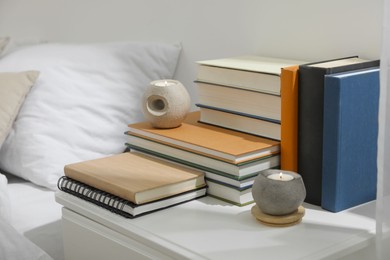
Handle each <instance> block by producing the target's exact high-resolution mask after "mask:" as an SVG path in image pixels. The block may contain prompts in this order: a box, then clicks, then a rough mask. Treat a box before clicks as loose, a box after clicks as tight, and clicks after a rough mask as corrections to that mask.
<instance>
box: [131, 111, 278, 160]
mask: <svg viewBox="0 0 390 260" xmlns="http://www.w3.org/2000/svg"><path fill="white" fill-rule="evenodd" d="M199 118H200V113H199V111H195V112H191V113H189V114H188V116H187V118H186V119H185V121H184V122H183V123H182V124H181V126H179V127H177V128H170V129H158V128H154V127H152V126H151V124H150V123H149V122H141V123H135V124H130V125H129V131H128V132H127V134H129V135H135V136H139V137H142V138H146V139H149V140H153V141H156V142H160V143H163V144H166V145H169V146H173V147H177V148H180V149H185V150H187V151H191V152H194V153H198V154H202V155H206V156H209V157H212V158H216V159H220V160H223V161H227V162H230V163H234V164H237V163H242V162H246V161H250V160H254V159H258V158H261V157H265V156H269V155H271V154H277V153H279V151H280V142H279V141H275V140H271V139H267V138H262V137H259V136H255V135H251V134H246V133H243V132H238V131H234V130H230V129H226V128H223V127H217V126H212V125H209V124H204V123H200V122H198V121H199Z"/></svg>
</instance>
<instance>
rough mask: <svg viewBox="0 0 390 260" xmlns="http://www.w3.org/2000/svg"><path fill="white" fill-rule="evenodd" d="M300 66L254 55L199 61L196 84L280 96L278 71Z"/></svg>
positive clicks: (291, 62) (287, 61) (290, 61)
mask: <svg viewBox="0 0 390 260" xmlns="http://www.w3.org/2000/svg"><path fill="white" fill-rule="evenodd" d="M302 63H303V62H302V61H297V60H288V59H278V58H269V57H261V56H256V55H248V56H238V57H231V58H223V59H214V60H205V61H199V62H198V64H199V66H198V75H197V81H201V82H206V83H213V84H219V85H225V86H230V87H235V88H242V89H248V90H253V91H259V92H264V93H268V94H274V95H280V78H279V76H280V69H281V68H282V67H288V66H292V65H296V64H302Z"/></svg>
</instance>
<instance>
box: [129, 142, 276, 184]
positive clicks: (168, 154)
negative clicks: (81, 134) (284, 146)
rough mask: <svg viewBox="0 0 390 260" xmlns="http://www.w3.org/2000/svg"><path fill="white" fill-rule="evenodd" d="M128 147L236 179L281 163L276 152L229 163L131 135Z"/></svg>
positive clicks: (250, 175) (241, 178)
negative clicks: (242, 161) (253, 158)
mask: <svg viewBox="0 0 390 260" xmlns="http://www.w3.org/2000/svg"><path fill="white" fill-rule="evenodd" d="M126 145H127V146H128V148H130V149H131V150H134V151H139V152H142V153H145V154H148V155H151V156H155V157H158V158H162V159H166V160H169V161H172V162H175V163H179V164H183V165H187V166H190V167H194V168H197V169H200V170H202V171H211V172H214V173H217V174H220V175H226V176H228V177H229V178H232V179H235V180H243V179H246V178H249V177H252V176H256V175H257V174H258V172H259V171H262V170H266V169H269V168H273V167H278V166H279V165H280V156H279V154H274V155H270V156H266V157H261V158H259V159H255V160H251V161H247V162H244V163H238V164H233V163H228V162H226V161H222V160H218V159H215V158H212V157H208V156H204V155H201V154H197V153H193V152H189V151H186V150H182V149H179V148H176V147H172V146H169V145H165V144H162V143H159V142H154V141H151V140H148V139H143V138H141V137H138V136H135V135H134V136H133V135H129V136H128V143H126Z"/></svg>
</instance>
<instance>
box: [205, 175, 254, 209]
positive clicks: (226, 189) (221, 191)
mask: <svg viewBox="0 0 390 260" xmlns="http://www.w3.org/2000/svg"><path fill="white" fill-rule="evenodd" d="M207 186H208V189H207V194H208V195H209V196H212V197H216V198H217V199H220V200H223V201H226V202H228V203H231V204H233V205H236V206H240V207H241V206H245V205H248V204H251V203H253V202H254V200H253V196H252V186H249V187H244V188H238V187H234V186H231V185H228V184H226V183H223V182H219V181H215V180H211V179H209V180H208V182H207Z"/></svg>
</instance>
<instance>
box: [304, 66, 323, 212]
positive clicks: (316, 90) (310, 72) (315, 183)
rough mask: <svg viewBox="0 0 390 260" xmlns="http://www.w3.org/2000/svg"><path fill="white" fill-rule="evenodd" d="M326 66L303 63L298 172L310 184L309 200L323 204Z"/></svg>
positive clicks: (307, 196)
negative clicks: (323, 127)
mask: <svg viewBox="0 0 390 260" xmlns="http://www.w3.org/2000/svg"><path fill="white" fill-rule="evenodd" d="M324 75H325V70H323V69H315V68H313V67H308V66H300V67H299V79H298V81H299V88H298V104H299V106H298V172H299V174H300V175H301V176H302V179H303V181H304V183H305V186H306V192H307V194H306V199H305V201H306V202H308V203H311V204H314V205H320V204H321V187H322V180H321V179H322V174H321V172H322V134H323V132H322V131H323V129H322V126H323V124H322V122H323V92H324V90H323V88H324Z"/></svg>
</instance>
